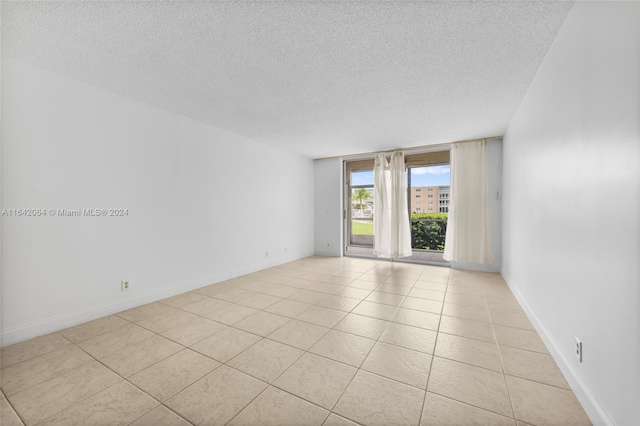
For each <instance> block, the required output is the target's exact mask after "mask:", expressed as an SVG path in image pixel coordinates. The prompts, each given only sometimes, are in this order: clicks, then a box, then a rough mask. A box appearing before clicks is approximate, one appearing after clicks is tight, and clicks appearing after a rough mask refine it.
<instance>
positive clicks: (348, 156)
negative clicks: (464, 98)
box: [313, 136, 502, 161]
mask: <svg viewBox="0 0 640 426" xmlns="http://www.w3.org/2000/svg"><path fill="white" fill-rule="evenodd" d="M483 139H485V140H487V141H490V140H492V139H502V136H489V137H488V138H476V139H466V140H463V141H455V142H443V143H437V144H433V145H421V146H412V147H410V148H396V149H388V150H386V151H371V152H363V153H360V154H350V155H334V156H332V157H319V158H314V159H313V160H314V161H315V160H327V159H330V158H352V157H362V156H368V155H375V154H377V153H379V152H384V153H387V152H394V151H416V150H420V149H427V148H437V147H440V146H448V145H453V144H458V143H465V142H475V141H481V140H483Z"/></svg>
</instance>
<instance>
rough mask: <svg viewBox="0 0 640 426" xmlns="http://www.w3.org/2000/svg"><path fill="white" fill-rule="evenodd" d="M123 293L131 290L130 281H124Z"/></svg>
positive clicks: (122, 282)
mask: <svg viewBox="0 0 640 426" xmlns="http://www.w3.org/2000/svg"><path fill="white" fill-rule="evenodd" d="M121 284H122V291H129V289H131V282H130V281H129V280H122V281H121Z"/></svg>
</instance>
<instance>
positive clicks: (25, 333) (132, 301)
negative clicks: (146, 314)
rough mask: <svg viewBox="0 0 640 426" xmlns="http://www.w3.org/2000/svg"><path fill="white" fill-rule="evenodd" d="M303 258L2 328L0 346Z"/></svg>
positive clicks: (234, 272) (208, 278)
mask: <svg viewBox="0 0 640 426" xmlns="http://www.w3.org/2000/svg"><path fill="white" fill-rule="evenodd" d="M312 254H313V253H309V254H307V253H304V255H303V257H304V256H305V255H306V256H311V255H312ZM300 258H301V256H300V255H293V254H292V255H290V256H286V257H282V258H279V259H274V260H271V261H269V262H263V263H260V264H257V265H253V266H250V267H247V268H241V269H238V270H234V271H231V272H225V273H220V274H214V275H210V276H207V277H202V278H199V279H197V280H192V281H189V282H185V283H182V284H178V285H175V286H172V287H169V288H164V289H161V290H155V291H151V292H148V293H145V294H141V295H138V296H135V297H131V298H127V299H124V300H117V301H113V302H108V303H104V304H100V305H96V306H92V307H90V308H87V309H82V310H80V311H77V312H72V313H70V314H64V315H59V316H55V317H51V318H47V319H44V320H40V321H36V322H33V323H30V324H26V325H23V326H20V327H16V328H13V329H9V330H3V331H2V332H0V347H3V346H8V345H12V344H14V343H18V342H22V341H24V340H28V339H32V338H34V337H38V336H42V335H44V334H48V333H53V332H55V331H59V330H63V329H65V328H68V327H73V326H74V325H78V324H82V323H84V322H87V321H92V320H94V319H98V318H102V317H105V316H107V315H112V314H115V313H117V312H122V311H125V310H127V309H131V308H135V307H137V306H141V305H144V304H147V303H152V302H156V301H158V300H162V299H166V298H167V297H171V296H175V295H178V294H181V293H185V292H187V291H192V290H196V289H198V288H201V287H205V286H208V285H211V284H216V283H219V282H222V281H225V280H228V279H231V278H235V277H239V276H242V275H246V274H250V273H252V272H257V271H260V270H263V269H266V268H271V267H273V266H278V265H281V264H283V263H287V262H291V261H294V260H297V259H300Z"/></svg>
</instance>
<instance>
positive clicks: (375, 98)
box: [2, 1, 573, 158]
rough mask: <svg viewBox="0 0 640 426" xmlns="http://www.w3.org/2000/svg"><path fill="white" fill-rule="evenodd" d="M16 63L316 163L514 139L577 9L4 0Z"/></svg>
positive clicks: (525, 4) (545, 4)
mask: <svg viewBox="0 0 640 426" xmlns="http://www.w3.org/2000/svg"><path fill="white" fill-rule="evenodd" d="M2 3H3V4H2V26H3V28H2V49H3V54H4V55H8V56H10V57H14V58H17V59H20V60H23V61H26V62H29V63H32V64H34V65H37V66H41V67H43V68H46V69H50V70H53V71H55V72H58V73H60V74H62V75H65V76H69V77H72V78H75V79H78V80H82V81H85V82H88V83H91V84H94V85H97V86H100V87H103V88H105V89H108V90H111V91H114V92H118V93H121V94H124V95H126V96H129V97H132V98H135V99H138V100H140V101H143V102H146V103H149V104H152V105H156V106H159V107H162V108H165V109H167V110H170V111H174V112H176V113H179V114H183V115H185V116H188V117H192V118H194V119H197V120H200V121H203V122H206V123H209V124H212V125H215V126H218V127H221V128H224V129H227V130H230V131H232V132H235V133H239V134H242V135H245V136H248V137H250V138H253V139H256V140H258V141H262V142H265V143H268V144H271V145H275V146H279V147H282V148H285V149H288V150H291V151H294V152H297V153H300V154H303V155H305V156H309V157H314V158H316V157H325V156H335V155H343V154H354V153H361V152H370V151H377V150H386V149H392V148H397V147H410V146H418V145H427V144H435V143H443V142H450V141H455V140H462V139H471V138H476V137H487V136H495V135H501V134H502V133H503V132H504V130H505V128H506V125H507V123H508V121H509V119H510V118H511V116H512V114H513V113H514V111H515V109H516V108H517V106H518V104H519V103H520V101H521V99H522V97H523V95H524V93H525V91H526V89H527V87H528V85H529V83H530V82H531V80H532V79H533V77H534V75H535V72H536V70H537V68H538V66H539V64H540V62H541V61H542V59H543V58H544V56H545V54H546V52H547V50H548V48H549V46H550V45H551V43H552V41H553V39H554V38H555V36H556V34H557V32H558V30H559V28H560V26H561V25H562V23H563V22H564V19H565V18H566V15H567V14H568V12H569V10H570V8H571V7H572V6H573V2H570V1H563V2H550V1H512V2H511V1H495V2H476V1H435V2H394V1H386V2H373V1H353V2H349V1H345V2H328V1H305V2H300V1H282V2H267V1H265V2H260V1H252V2H244V1H228V2H144V1H135V2H6V1H5V2H2Z"/></svg>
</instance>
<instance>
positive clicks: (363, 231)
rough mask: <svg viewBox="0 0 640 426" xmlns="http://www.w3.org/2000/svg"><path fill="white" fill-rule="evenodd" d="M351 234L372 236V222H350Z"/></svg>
mask: <svg viewBox="0 0 640 426" xmlns="http://www.w3.org/2000/svg"><path fill="white" fill-rule="evenodd" d="M351 233H352V234H353V235H373V222H356V221H355V220H354V221H351Z"/></svg>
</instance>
